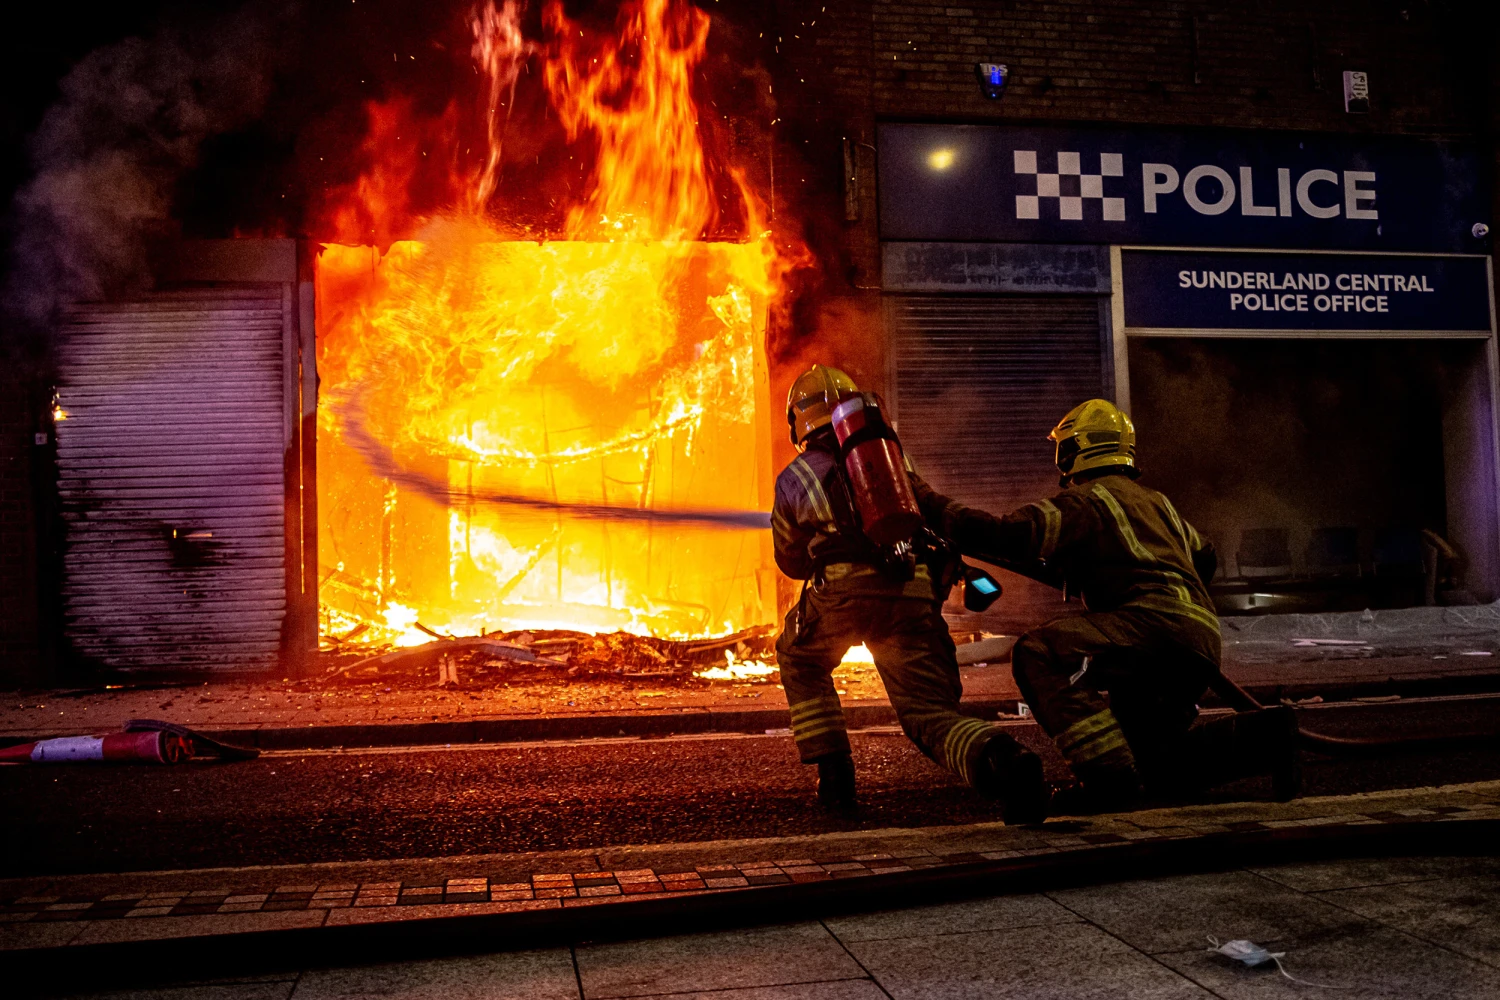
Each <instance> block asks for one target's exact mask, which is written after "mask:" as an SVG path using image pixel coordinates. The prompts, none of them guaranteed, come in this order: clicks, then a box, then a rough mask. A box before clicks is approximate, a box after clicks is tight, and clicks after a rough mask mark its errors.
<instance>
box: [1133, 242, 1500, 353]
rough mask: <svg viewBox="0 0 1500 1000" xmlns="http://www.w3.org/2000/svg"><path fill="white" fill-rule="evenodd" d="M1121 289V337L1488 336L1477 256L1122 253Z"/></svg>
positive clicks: (1485, 276) (1483, 274)
mask: <svg viewBox="0 0 1500 1000" xmlns="http://www.w3.org/2000/svg"><path fill="white" fill-rule="evenodd" d="M1120 280H1121V286H1122V291H1123V293H1124V298H1125V326H1126V328H1127V329H1137V330H1202V331H1213V330H1288V331H1292V330H1327V331H1351V330H1370V331H1380V332H1387V331H1411V332H1417V331H1451V332H1457V331H1464V332H1473V333H1488V332H1489V329H1490V291H1489V261H1488V259H1487V258H1484V257H1419V256H1407V255H1403V254H1329V253H1318V254H1283V253H1235V252H1212V251H1210V252H1198V253H1195V252H1191V251H1166V250H1126V251H1124V252H1122V253H1121V255H1120Z"/></svg>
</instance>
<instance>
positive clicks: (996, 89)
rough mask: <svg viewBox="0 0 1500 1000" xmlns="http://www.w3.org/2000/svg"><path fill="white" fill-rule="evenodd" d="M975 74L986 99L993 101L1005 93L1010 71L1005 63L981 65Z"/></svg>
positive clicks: (976, 68) (975, 68)
mask: <svg viewBox="0 0 1500 1000" xmlns="http://www.w3.org/2000/svg"><path fill="white" fill-rule="evenodd" d="M974 72H975V74H976V75H978V77H979V92H980V93H981V94H983V95H984V96H985V97H988V98H989V99H990V100H992V101H993V100H995V99H996V98H998V97H999V96H1000V95H1001V94H1003V93H1005V81H1006V80H1008V79H1009V78H1010V70H1009V68H1008V67H1007V66H1006V65H1005V64H1004V63H979V64H978V65H977V66H975V67H974Z"/></svg>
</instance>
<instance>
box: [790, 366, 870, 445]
mask: <svg viewBox="0 0 1500 1000" xmlns="http://www.w3.org/2000/svg"><path fill="white" fill-rule="evenodd" d="M858 391H859V388H858V387H857V386H855V384H854V380H853V379H852V378H850V377H849V376H848V375H845V374H844V373H843V372H841V371H839V370H838V369H837V368H830V367H828V366H827V365H813V366H812V367H811V368H809V369H808V370H807V371H805V372H803V373H802V374H801V375H798V376H797V381H795V382H793V383H792V388H791V391H789V392H788V393H787V394H786V422H787V425H788V426H789V427H790V428H791V437H792V444H801V443H802V442H803V441H805V440H807V436H808V435H809V434H811V433H813V432H814V431H816V430H819V429H821V428H824V427H827V426H828V425H829V424H831V423H833V412H832V410H831V408H830V407H829V405H828V397H829V396H830V395H831V396H834V397H837V396H839V395H841V394H843V393H851V392H858Z"/></svg>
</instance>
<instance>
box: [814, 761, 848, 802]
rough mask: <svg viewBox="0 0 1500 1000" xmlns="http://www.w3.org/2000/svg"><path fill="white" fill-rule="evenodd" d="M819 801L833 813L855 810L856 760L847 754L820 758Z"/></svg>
mask: <svg viewBox="0 0 1500 1000" xmlns="http://www.w3.org/2000/svg"><path fill="white" fill-rule="evenodd" d="M818 801H819V802H820V803H822V805H823V808H824V809H828V810H830V811H832V812H843V813H847V812H852V811H853V810H854V807H855V797H854V758H852V757H850V756H849V755H848V754H847V753H831V754H828V755H826V756H823V757H820V758H818Z"/></svg>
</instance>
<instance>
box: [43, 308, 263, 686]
mask: <svg viewBox="0 0 1500 1000" xmlns="http://www.w3.org/2000/svg"><path fill="white" fill-rule="evenodd" d="M290 308H291V303H290V296H289V292H288V291H287V290H285V289H284V288H283V286H280V285H267V286H263V287H259V286H258V287H250V288H245V287H240V288H234V289H226V288H216V289H208V290H196V291H187V292H172V293H160V294H155V295H152V296H149V297H147V298H145V299H143V300H139V301H133V302H124V303H111V304H102V305H101V304H93V305H78V306H74V307H72V308H71V309H69V311H68V313H67V315H66V322H65V329H64V331H63V340H62V346H61V348H60V352H59V366H58V389H57V395H58V406H59V407H60V408H61V409H62V410H63V411H64V413H65V417H64V418H63V419H61V420H59V421H58V422H57V425H56V428H57V454H58V479H59V482H58V488H59V493H60V498H61V510H62V518H63V521H64V533H65V542H64V552H63V610H64V635H65V638H66V639H67V641H68V642H69V644H70V646H71V649H72V652H73V654H74V655H76V656H77V657H79V658H80V659H82V660H83V661H85V662H89V663H93V664H95V665H102V666H106V667H111V668H116V669H124V670H130V669H168V670H172V669H183V668H214V669H218V670H225V669H228V670H234V669H257V668H261V669H263V668H265V667H268V666H271V665H274V664H275V662H276V660H277V657H278V655H279V652H280V648H281V641H282V622H283V619H284V618H285V616H286V611H287V576H286V545H287V536H286V473H285V467H284V464H283V463H284V457H283V456H284V454H285V449H286V446H287V443H288V427H287V416H286V414H287V406H286V393H287V378H286V364H285V358H286V352H285V346H284V344H285V340H286V337H287V330H288V329H289V324H290V323H291V322H292V319H291V317H290V315H289V314H290Z"/></svg>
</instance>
